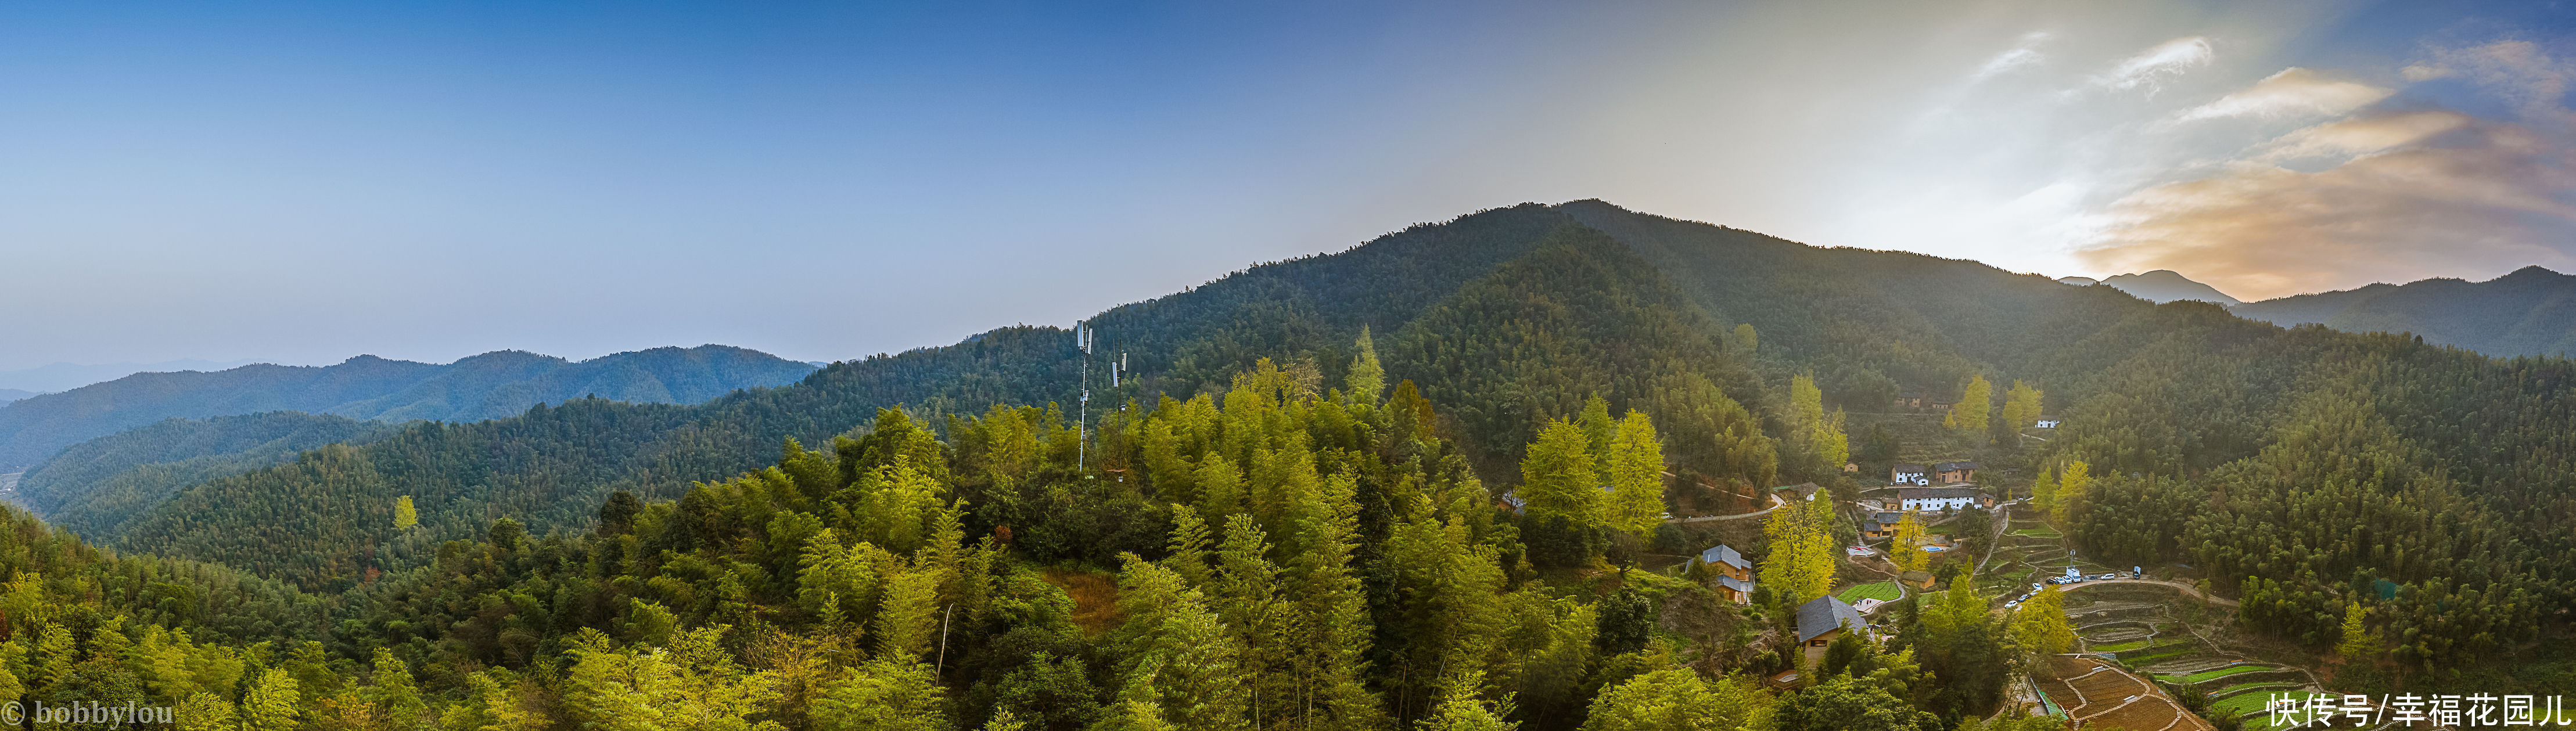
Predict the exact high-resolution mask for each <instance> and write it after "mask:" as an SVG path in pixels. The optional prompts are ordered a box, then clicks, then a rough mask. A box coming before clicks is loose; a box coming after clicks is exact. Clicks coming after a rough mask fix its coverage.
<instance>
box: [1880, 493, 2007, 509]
mask: <svg viewBox="0 0 2576 731" xmlns="http://www.w3.org/2000/svg"><path fill="white" fill-rule="evenodd" d="M1896 497H1897V500H1898V501H1899V502H1901V503H1903V504H1904V509H1906V510H1914V511H1922V512H1927V513H1929V512H1949V511H1952V510H1959V509H1962V508H1966V507H1968V506H1970V505H1982V504H1985V503H1987V502H1990V501H1991V500H1992V498H1989V497H1987V496H1986V494H1985V492H1984V491H1982V490H1978V489H1977V488H1973V487H1913V488H1906V489H1903V490H1898V491H1896Z"/></svg>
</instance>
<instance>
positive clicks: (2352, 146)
mask: <svg viewBox="0 0 2576 731" xmlns="http://www.w3.org/2000/svg"><path fill="white" fill-rule="evenodd" d="M2472 121H2474V120H2471V119H2470V118H2469V116H2468V115H2465V114H2461V113H2458V112H2451V111H2442V110H2429V111H2421V112H2405V113H2400V114H2390V115H2385V116H2379V117H2371V118H2367V119H2343V120H2336V121H2333V122H2328V123H2325V124H2320V125H2316V126H2313V127H2305V128H2301V129H2300V130H2298V131H2296V132H2291V133H2289V134H2286V135H2282V136H2280V137H2279V138H2278V139H2274V140H2272V141H2271V142H2270V143H2267V144H2266V145H2264V149H2263V150H2262V152H2261V153H2260V154H2259V155H2257V156H2256V157H2255V159H2256V160H2258V161H2261V162H2267V163H2271V162H2281V161H2286V160H2298V159H2306V158H2318V157H2353V156H2359V155H2368V154H2371V153H2376V152H2380V151H2382V150H2388V149H2392V148H2396V147H2399V146H2403V145H2412V144H2416V143H2419V142H2423V141H2425V140H2427V139H2430V138H2431V137H2433V136H2434V135H2439V134H2442V133H2444V132H2449V131H2451V130H2455V129H2459V128H2461V127H2466V126H2468V125H2469V123H2470V122H2472Z"/></svg>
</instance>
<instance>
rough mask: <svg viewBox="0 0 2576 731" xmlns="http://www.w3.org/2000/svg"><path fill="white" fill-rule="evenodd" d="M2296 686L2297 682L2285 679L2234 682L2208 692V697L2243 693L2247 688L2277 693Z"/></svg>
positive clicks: (2296, 687)
mask: <svg viewBox="0 0 2576 731" xmlns="http://www.w3.org/2000/svg"><path fill="white" fill-rule="evenodd" d="M2298 687H2299V684H2298V683H2293V682H2289V681H2286V680H2265V681H2261V682H2254V683H2237V684H2235V685H2230V686H2227V687H2225V688H2221V689H2219V691H2218V692H2216V693H2211V694H2209V696H2210V697H2212V698H2224V697H2227V696H2232V695H2236V694H2238V693H2243V692H2245V691H2249V690H2261V689H2269V690H2271V691H2272V692H2275V693H2278V692H2281V691H2284V690H2296V689H2298Z"/></svg>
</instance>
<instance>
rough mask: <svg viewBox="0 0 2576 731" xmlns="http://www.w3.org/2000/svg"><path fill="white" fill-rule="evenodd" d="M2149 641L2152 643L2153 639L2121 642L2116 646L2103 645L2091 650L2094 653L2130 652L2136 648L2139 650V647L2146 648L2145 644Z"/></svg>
mask: <svg viewBox="0 0 2576 731" xmlns="http://www.w3.org/2000/svg"><path fill="white" fill-rule="evenodd" d="M2151 641H2153V639H2152V638H2150V639H2144V640H2130V641H2127V642H2122V643H2120V644H2117V645H2103V646H2100V647H2096V648H2093V651H2094V652H2128V651H2130V650H2135V649H2138V648H2141V647H2146V646H2147V643H2148V642H2151Z"/></svg>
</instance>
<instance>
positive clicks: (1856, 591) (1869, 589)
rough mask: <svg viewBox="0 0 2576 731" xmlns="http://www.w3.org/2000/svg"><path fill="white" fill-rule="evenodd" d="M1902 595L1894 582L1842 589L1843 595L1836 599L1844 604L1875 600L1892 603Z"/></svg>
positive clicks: (1902, 592)
mask: <svg viewBox="0 0 2576 731" xmlns="http://www.w3.org/2000/svg"><path fill="white" fill-rule="evenodd" d="M1904 595H1905V592H1904V590H1902V589H1899V588H1897V586H1896V582H1893V581H1881V582H1878V583H1875V584H1862V585H1859V586H1855V587H1852V588H1849V589H1844V590H1843V593H1842V594H1840V595H1838V597H1837V598H1839V599H1842V600H1843V601H1844V602H1845V603H1857V602H1859V601H1860V600H1862V599H1876V600H1879V601H1882V602H1892V601H1896V600H1897V599H1899V598H1901V597H1903V596H1904Z"/></svg>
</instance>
